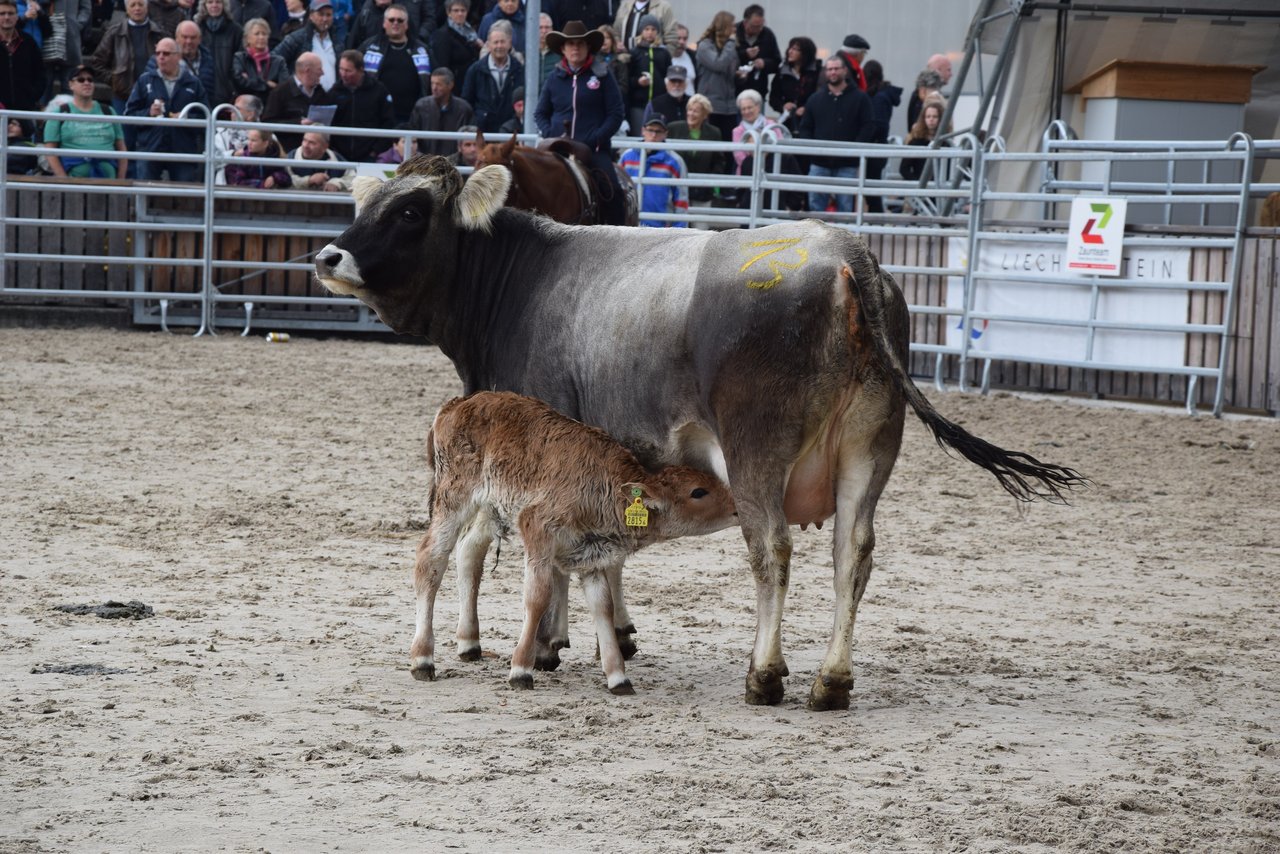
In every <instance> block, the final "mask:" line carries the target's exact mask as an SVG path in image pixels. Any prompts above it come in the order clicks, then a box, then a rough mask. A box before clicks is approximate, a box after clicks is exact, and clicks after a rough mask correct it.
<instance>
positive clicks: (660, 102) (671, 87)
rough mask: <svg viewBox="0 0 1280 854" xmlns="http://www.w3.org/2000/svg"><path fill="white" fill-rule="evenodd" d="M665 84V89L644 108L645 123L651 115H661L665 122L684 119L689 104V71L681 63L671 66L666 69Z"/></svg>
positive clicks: (669, 122)
mask: <svg viewBox="0 0 1280 854" xmlns="http://www.w3.org/2000/svg"><path fill="white" fill-rule="evenodd" d="M665 85H666V87H667V91H665V92H663V93H662V94H661V95H659V96H657V97H656V98H654V99H653V100H652V101H650V102H649V104H648V106H646V107H645V108H644V121H645V123H647V122H648V121H649V119H650V118H651V117H652V116H661V117H662V120H663V121H664V122H666V123H667V124H671V123H672V122H678V121H681V120H683V119H684V112H685V107H687V106H689V72H688V71H686V70H685V67H684V66H683V65H673V66H671V67H670V68H668V69H667V79H666V81H665Z"/></svg>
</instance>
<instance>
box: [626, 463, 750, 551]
mask: <svg viewBox="0 0 1280 854" xmlns="http://www.w3.org/2000/svg"><path fill="white" fill-rule="evenodd" d="M637 487H638V488H639V489H640V491H641V499H640V500H641V502H642V503H643V504H644V506H645V507H647V508H648V509H649V510H650V511H651V512H652V513H653V516H652V517H650V521H649V524H650V525H651V526H652V528H653V531H652V534H653V535H655V536H656V537H657V538H659V539H663V540H674V539H675V538H677V537H693V536H699V535H702V534H714V533H715V532H716V531H723V530H724V529H725V528H730V527H733V526H734V525H736V524H738V514H737V511H736V509H735V508H734V504H733V496H732V495H731V494H730V493H729V487H727V486H725V485H724V484H723V483H721V482H720V479H719V478H717V477H716V476H715V475H712V474H707V473H706V472H702V471H698V470H697V469H692V468H688V467H686V466H668V467H667V468H664V469H662V470H661V471H659V472H658V473H657V474H655V475H653V476H652V477H650V478H648V479H647V480H646V481H645V482H644V483H628V484H625V485H624V486H623V489H624V490H625V491H626V492H627V494H628V495H630V494H631V490H632V489H633V488H637Z"/></svg>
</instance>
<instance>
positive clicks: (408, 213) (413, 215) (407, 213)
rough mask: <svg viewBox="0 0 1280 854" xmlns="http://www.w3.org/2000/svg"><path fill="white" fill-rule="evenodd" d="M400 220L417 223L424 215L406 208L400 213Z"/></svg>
mask: <svg viewBox="0 0 1280 854" xmlns="http://www.w3.org/2000/svg"><path fill="white" fill-rule="evenodd" d="M400 218H401V219H402V220H404V221H405V222H417V221H418V220H420V219H422V214H420V213H418V212H417V211H416V210H414V209H413V208H405V209H404V210H402V211H400Z"/></svg>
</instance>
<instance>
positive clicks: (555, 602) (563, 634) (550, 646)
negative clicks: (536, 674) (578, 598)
mask: <svg viewBox="0 0 1280 854" xmlns="http://www.w3.org/2000/svg"><path fill="white" fill-rule="evenodd" d="M568 648H569V577H568V576H567V575H565V574H564V573H563V572H554V573H552V579H551V599H550V602H549V603H548V605H547V610H546V612H545V613H544V614H543V615H542V621H541V622H540V623H539V624H538V636H537V647H536V652H535V660H534V666H535V667H536V668H537V669H538V670H555V669H556V668H557V667H559V666H560V650H562V649H568Z"/></svg>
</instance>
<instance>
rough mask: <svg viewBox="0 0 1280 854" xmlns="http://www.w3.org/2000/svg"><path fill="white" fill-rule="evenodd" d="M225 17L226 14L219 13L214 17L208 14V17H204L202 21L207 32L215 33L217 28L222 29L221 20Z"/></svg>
mask: <svg viewBox="0 0 1280 854" xmlns="http://www.w3.org/2000/svg"><path fill="white" fill-rule="evenodd" d="M226 19H227V16H226V15H219V16H218V17H216V18H215V17H213V16H212V15H210V16H209V17H206V18H205V19H204V21H203V22H202V23H203V24H204V25H205V27H206V28H207V29H208V30H209V32H211V33H216V32H217V31H218V30H220V29H222V22H223V21H225V20H226Z"/></svg>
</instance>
